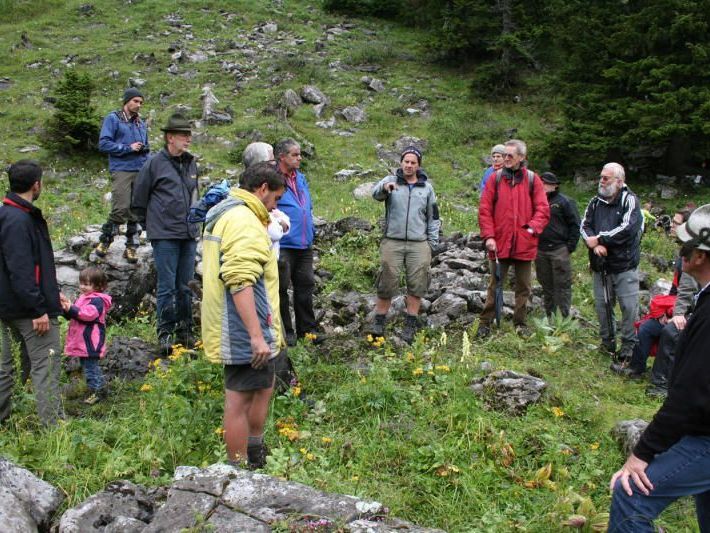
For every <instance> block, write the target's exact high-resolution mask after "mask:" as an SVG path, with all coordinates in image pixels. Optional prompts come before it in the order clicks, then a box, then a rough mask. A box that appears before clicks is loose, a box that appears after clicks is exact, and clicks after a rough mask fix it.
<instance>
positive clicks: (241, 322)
mask: <svg viewBox="0 0 710 533" xmlns="http://www.w3.org/2000/svg"><path fill="white" fill-rule="evenodd" d="M143 102H144V98H143V95H142V94H141V93H140V91H139V90H138V89H136V88H129V89H127V90H126V91H125V92H124V94H123V100H122V107H121V108H120V109H118V110H117V111H114V112H112V113H110V114H109V115H108V116H107V117H106V118H105V119H104V122H103V127H102V129H101V135H100V142H99V149H100V150H101V151H102V152H104V153H107V154H108V157H109V170H110V172H111V176H112V196H111V212H110V215H109V217H108V220H107V222H106V223H105V224H104V225H103V226H102V230H101V237H100V239H99V242H98V244H97V245H96V247H95V248H94V250H93V253H94V256H95V257H96V260H97V263H100V262H101V259H102V258H105V257H106V256H107V254H108V253H109V252H110V247H111V245H112V242H113V240H114V238H115V237H116V235H117V234H118V232H119V227H120V226H121V225H122V224H126V232H125V239H126V240H125V243H126V244H125V248H124V252H123V257H124V258H125V260H126V261H127V262H128V263H136V262H137V261H138V254H137V253H136V249H137V247H138V245H139V241H138V236H139V234H140V231H141V226H142V227H143V228H144V229H145V231H146V234H147V238H148V240H149V241H150V244H151V246H152V250H153V259H154V263H155V270H156V273H157V288H156V327H157V338H158V342H159V345H160V348H161V350H162V351H164V352H169V351H170V350H171V349H172V347H173V345H175V344H176V343H180V344H182V345H183V346H186V347H188V348H192V347H194V345H195V341H196V338H195V332H194V324H193V313H192V298H193V292H192V290H191V288H190V284H191V282H192V280H193V278H194V275H195V257H196V252H197V241H198V239H200V238H201V239H202V260H203V273H202V288H203V293H202V302H201V328H202V331H201V337H202V342H203V345H204V351H205V355H206V357H207V359H208V360H210V361H213V362H215V363H218V364H221V365H223V367H224V389H225V403H224V438H225V443H226V447H227V455H228V459H229V460H230V461H232V462H236V463H239V464H243V463H244V464H246V465H248V466H249V467H251V468H259V467H262V466H264V464H265V462H266V457H267V453H268V452H267V448H266V446H265V444H264V436H263V435H264V425H265V421H266V417H267V413H268V409H269V403H270V399H271V395H272V392H273V388H274V379H275V365H274V362H275V359H276V358H277V357H279V356H281V357H284V356H285V354H286V350H287V346H293V345H295V344H296V342H297V341H298V340H299V339H303V338H308V339H310V340H311V341H312V342H314V343H315V344H319V343H320V342H322V341H323V340H324V339H325V336H324V333H323V331H322V330H321V328H320V327H319V324H318V322H317V320H316V318H315V313H314V308H313V292H314V272H313V242H314V237H315V229H314V223H313V214H312V209H313V204H312V198H311V194H310V191H309V186H308V181H307V180H306V177H305V176H304V174H303V173H302V172H301V170H300V166H301V158H302V156H301V148H300V145H299V144H298V142H296V141H295V140H293V139H283V140H281V141H279V142H277V143H276V144H275V145H274V146H273V147H272V146H271V145H268V144H266V143H252V144H251V145H249V146H248V147H247V148H246V150H245V151H244V154H243V163H244V166H245V170H244V172H243V174H242V175H241V176H240V178H239V183H238V184H234V186H230V185H231V184H229V183H228V182H226V181H225V182H223V183H221V184H219V185H216V186H213V187H211V188H210V189H209V190H208V191H207V192H206V194H205V195H204V196H203V197H202V198H200V197H199V194H198V180H197V165H196V161H195V157H194V156H193V155H192V154H190V152H189V151H188V150H189V148H190V144H191V140H192V125H191V123H190V121H189V120H187V119H186V118H185V117H184V116H182V115H180V114H173V115H172V116H170V117H169V119H168V120H167V123H166V124H165V126H164V127H162V128H161V130H162V132H163V139H164V146H163V147H162V149H160V150H158V151H155V152H151V149H150V142H149V138H148V131H147V127H146V124H145V122H144V121H143V119H142V117H141V115H140V109H141V107H142V105H143ZM422 157H423V155H422V153H421V151H420V150H419V149H418V148H417V147H414V146H410V147H407V148H405V149H404V150H403V151H402V153H401V154H400V168H399V169H397V171H396V172H395V173H393V174H392V175H388V176H387V177H385V178H384V179H382V180H381V181H380V182H379V183H377V184H376V185H375V186H374V188H373V191H372V196H373V198H374V199H375V200H377V201H381V202H384V205H385V224H384V230H383V236H382V240H381V243H380V262H381V265H380V270H379V273H378V275H377V279H376V281H375V285H376V291H377V300H376V303H375V308H374V313H373V318H372V321H371V322H370V323H369V324H368V326H367V328H366V329H367V332H368V333H370V334H373V335H375V336H378V337H380V336H385V335H386V332H387V329H388V328H387V321H386V319H387V316H388V311H389V308H390V305H391V301H392V298H393V297H394V296H395V295H396V294H397V293H398V292H399V283H400V276H401V274H402V271H403V270H404V275H405V278H406V316H405V319H404V326H403V329H402V330H401V332H400V333H399V336H400V337H401V339H402V340H403V341H405V342H406V343H412V342H413V341H414V340H415V338H416V335H417V332H418V330H419V329H420V328H421V322H420V319H419V311H420V307H421V300H422V298H423V297H424V296H425V295H426V293H427V290H428V286H429V277H430V276H429V274H430V272H429V270H430V263H431V258H432V252H435V251H436V250H437V247H438V243H439V238H440V230H441V220H440V216H439V209H438V206H437V201H436V195H435V193H434V188H433V186H432V183H431V181H430V180H429V178H428V176H427V174H426V173H425V171H424V170H423V168H422ZM491 161H492V165H491V166H490V168H488V169H487V170H486V172H485V174H484V177H483V180H482V183H481V187H480V189H481V191H480V205H479V216H478V221H479V227H480V236H481V240H482V242H483V244H484V246H485V249H486V250H487V252H488V259H489V267H490V273H491V274H490V281H489V284H488V290H487V296H486V302H485V305H484V308H483V311H482V312H481V315H480V320H479V324H478V330H477V337H478V338H479V339H481V340H483V339H485V338H486V337H488V336H489V335H491V333H492V331H493V322H494V319H495V318H496V317H497V315H498V314H499V312H500V309H499V307H500V290H501V288H502V282H503V281H504V280H505V279H507V278H508V273H509V271H510V269H511V267H512V269H513V273H514V293H515V303H514V311H513V324H514V326H515V328H516V331H517V332H518V334H520V335H526V334H527V333H528V332H529V329H528V325H527V305H528V300H529V298H530V294H531V287H532V263H533V262H534V263H535V271H536V275H537V279H538V281H539V282H540V284H541V285H542V289H543V299H544V309H545V313H546V314H547V315H553V314H555V313H559V314H560V315H562V316H565V317H566V316H570V314H571V313H572V308H571V303H572V292H571V286H572V265H571V261H570V254H571V253H572V252H574V250H575V249H576V247H577V244H578V240H579V236H580V235H581V236H582V238H583V240H584V243H585V244H586V246H587V248H588V253H589V262H590V267H591V270H592V275H593V285H594V298H595V309H596V313H597V317H598V320H599V333H600V337H601V339H600V340H601V345H602V347H603V349H604V350H606V351H607V352H609V353H610V354H611V355H612V366H611V368H612V370H613V371H614V372H617V373H619V374H621V375H624V376H627V377H630V378H639V377H641V376H643V375H644V374H645V372H646V364H647V358H648V356H649V354H651V353H652V351H653V348H652V346H653V345H654V344H658V347H657V348H656V351H655V354H656V359H655V363H654V365H653V373H652V374H653V377H652V387H651V389H650V390H649V392H650V393H652V394H656V395H659V396H663V397H664V403H663V405H662V407H661V409H660V410H659V412H658V413H657V414H656V416H655V417H654V419H653V421H652V422H651V424H650V425H649V426H648V428H647V429H646V431H645V432H644V433H643V435H642V436H641V439H640V440H639V443H638V444H637V445H636V447H635V448H634V451H633V454H632V455H631V456H630V457H629V459H628V461H627V462H626V464H625V465H624V466H623V467H622V469H621V470H619V471H618V472H617V473H616V474H615V475H614V477H613V478H612V488H613V500H612V511H611V521H610V531H652V522H653V520H654V519H655V518H656V516H658V514H660V512H661V511H662V510H663V509H664V508H665V507H666V506H667V505H668V504H669V503H670V502H671V501H673V500H674V499H676V498H678V497H680V496H682V495H687V494H692V495H694V496H695V497H696V500H697V509H698V520H699V523H700V524H701V527H702V528H703V531H710V474H709V472H710V360H708V359H707V357H706V356H707V353H710V352H708V351H705V350H708V349H709V347H708V340H707V339H708V338H710V337H708V336H707V335H703V333H702V330H703V328H704V327H707V326H708V321H709V320H710V304H708V303H706V302H705V300H706V299H707V298H706V295H707V292H708V285H709V284H710V205H705V206H702V207H700V208H698V209H696V210H695V211H693V212H691V211H690V210H681V211H679V212H678V213H675V215H674V217H673V219H672V223H673V227H672V232H673V234H674V235H675V237H676V238H677V239H678V240H679V241H680V242H681V243H682V247H681V249H680V253H679V256H678V260H677V262H676V269H675V276H674V282H673V288H672V289H671V294H670V295H664V296H666V297H665V298H657V299H654V300H652V302H651V310H650V312H649V314H648V315H647V316H646V317H644V319H643V320H642V321H641V322H640V324H636V322H637V318H638V310H639V277H638V264H639V259H640V242H641V237H642V234H643V230H644V218H643V215H642V212H641V207H640V205H639V201H638V198H637V197H636V196H635V195H634V194H633V193H632V192H631V191H630V190H629V188H628V187H627V185H626V178H625V172H624V168H623V167H622V166H621V165H620V164H618V163H607V164H606V165H604V166H603V168H602V170H601V172H600V176H599V184H598V188H597V194H596V195H595V196H594V197H593V198H592V199H591V201H590V202H589V204H588V205H587V208H586V209H585V212H584V216H583V217H582V218H581V219H580V216H579V213H578V211H577V207H576V205H575V203H574V201H573V200H572V199H570V198H568V197H567V196H565V195H564V194H562V193H561V192H560V191H559V187H560V180H559V179H558V178H557V177H556V176H555V174H553V173H551V172H545V173H543V174H541V175H537V174H536V173H535V172H533V171H532V170H530V169H528V168H527V147H526V144H525V143H524V142H522V141H520V140H515V139H514V140H509V141H507V142H505V143H503V144H500V145H496V146H494V147H493V149H492V151H491ZM8 177H9V192H8V193H7V195H6V197H5V199H4V200H3V207H2V208H0V319H2V333H3V341H4V342H3V349H2V359H1V361H0V422H2V421H3V420H5V419H6V418H8V417H9V415H10V408H11V404H10V401H11V396H12V389H13V375H14V374H13V373H14V366H15V364H14V357H13V354H12V350H11V349H10V347H9V336H12V337H13V338H14V339H15V340H17V341H18V342H19V345H20V352H21V359H22V361H23V373H27V374H29V376H31V378H32V382H33V388H34V392H35V396H36V398H37V410H38V414H39V417H40V420H41V421H42V422H43V423H44V424H46V425H52V424H54V423H55V422H56V421H57V420H59V419H61V418H62V417H63V416H64V414H63V409H62V404H61V401H60V394H59V377H60V369H61V359H60V354H61V353H62V350H61V347H60V335H59V323H58V317H59V316H61V315H63V316H64V317H66V318H67V319H68V320H70V325H69V330H68V333H67V338H66V345H65V349H64V351H63V352H64V353H65V354H66V355H69V356H75V357H79V358H80V360H81V365H82V368H83V370H84V374H85V377H86V382H87V387H88V390H89V396H88V397H87V398H86V400H85V401H86V402H87V403H95V402H97V401H100V400H102V399H103V398H105V396H106V384H105V380H104V379H103V375H102V374H101V368H100V365H99V364H98V362H99V360H100V358H101V357H103V356H104V354H105V350H106V329H105V324H106V315H107V313H108V311H109V309H110V307H111V297H110V296H109V295H108V294H106V293H105V291H106V287H107V278H106V275H105V273H104V272H103V271H102V270H101V268H100V267H99V266H97V265H92V266H90V267H89V268H87V269H85V270H83V271H82V272H81V274H80V279H79V289H80V297H79V298H78V299H77V300H76V301H75V302H74V303H72V302H71V301H70V300H69V299H68V298H67V297H66V296H65V295H63V294H61V293H60V291H59V288H58V285H57V280H56V273H55V266H54V256H53V251H52V244H51V240H50V236H49V231H48V228H47V224H46V222H45V220H44V218H43V215H42V212H41V211H40V210H39V209H38V208H37V207H36V205H35V201H36V200H37V199H38V198H39V196H40V193H41V191H42V180H41V177H42V169H41V167H40V166H39V164H38V163H36V162H34V161H30V160H23V161H18V162H17V163H15V164H13V165H12V166H11V167H10V168H9V170H8ZM200 224H202V225H203V226H202V228H201V226H200ZM289 290H290V292H291V293H292V295H293V319H292V313H291V306H290V301H289V300H290V298H289ZM616 303H618V304H619V307H620V309H621V322H620V327H619V330H620V338H621V343H620V349H619V350H618V351H617V344H616V336H617V332H616V329H617V328H616V320H615V318H614V314H613V308H614V306H615V304H616ZM637 328H638V333H637ZM23 377H26V376H23Z"/></svg>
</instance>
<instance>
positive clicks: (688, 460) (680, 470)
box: [608, 436, 710, 533]
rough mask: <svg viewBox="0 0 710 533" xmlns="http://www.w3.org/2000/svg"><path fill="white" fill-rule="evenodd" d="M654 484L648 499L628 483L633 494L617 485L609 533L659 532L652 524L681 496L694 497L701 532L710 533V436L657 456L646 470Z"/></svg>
mask: <svg viewBox="0 0 710 533" xmlns="http://www.w3.org/2000/svg"><path fill="white" fill-rule="evenodd" d="M646 475H647V476H648V479H649V480H651V483H652V484H653V490H652V491H651V493H650V494H649V495H648V496H645V495H644V494H642V493H641V492H639V491H638V489H637V488H636V485H635V484H634V482H633V481H632V480H629V483H630V485H631V488H632V489H633V491H634V492H633V495H632V496H629V495H627V494H626V492H624V489H623V488H621V484H620V482H619V481H617V482H616V485H614V493H613V495H612V499H611V510H610V512H609V513H610V514H609V530H608V533H643V532H649V533H651V532H654V531H656V530H655V528H654V527H653V521H654V520H655V519H656V518H657V517H658V515H660V514H661V512H663V510H664V509H665V508H666V507H668V506H669V505H670V504H671V503H672V502H674V501H675V500H677V499H678V498H680V497H681V496H695V510H696V512H697V515H698V524H699V525H700V531H701V532H702V533H710V437H709V436H703V437H691V436H686V437H683V438H682V439H680V440H679V441H678V442H677V443H675V444H674V445H673V446H671V447H670V448H669V449H668V450H666V451H665V452H663V453H660V454H658V455H657V456H656V457H655V458H654V459H653V461H651V463H649V465H648V467H647V468H646Z"/></svg>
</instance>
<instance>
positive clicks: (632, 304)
mask: <svg viewBox="0 0 710 533" xmlns="http://www.w3.org/2000/svg"><path fill="white" fill-rule="evenodd" d="M592 279H593V281H594V308H595V309H596V311H597V318H598V319H599V336H600V337H601V339H602V342H603V343H604V345H605V346H607V347H608V348H610V349H613V350H615V349H616V331H615V329H616V317H615V316H614V306H615V305H616V303H617V302H618V304H619V308H620V309H621V353H622V354H623V355H624V356H628V357H629V358H630V357H631V353H632V352H633V350H634V345H635V344H636V330H635V329H634V322H636V320H638V312H639V276H638V270H637V269H633V270H627V271H626V272H621V273H619V274H607V276H606V279H607V285H608V289H609V297H610V303H609V307H610V308H611V323H612V328H613V329H612V331H609V321H608V319H607V311H606V305H605V304H604V286H603V284H602V275H601V274H600V273H599V272H592Z"/></svg>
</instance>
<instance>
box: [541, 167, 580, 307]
mask: <svg viewBox="0 0 710 533" xmlns="http://www.w3.org/2000/svg"><path fill="white" fill-rule="evenodd" d="M540 179H541V180H542V186H543V188H544V189H545V194H547V203H548V204H549V205H550V222H549V223H548V224H547V226H546V227H545V229H544V231H543V232H542V234H541V235H540V241H539V242H538V245H537V258H536V259H535V273H536V274H537V279H538V281H539V282H540V285H542V294H543V298H544V301H545V314H546V315H547V316H548V317H549V316H552V315H553V314H555V312H556V311H558V310H559V312H560V314H561V315H562V316H565V317H566V316H569V312H570V307H571V306H572V261H571V260H570V254H572V252H574V251H575V249H576V248H577V242H578V241H579V222H580V221H579V211H578V210H577V204H575V202H574V200H572V199H571V198H568V197H567V196H565V195H564V194H562V193H561V192H559V188H560V180H559V179H557V176H555V175H554V174H553V173H552V172H543V173H542V175H541V176H540Z"/></svg>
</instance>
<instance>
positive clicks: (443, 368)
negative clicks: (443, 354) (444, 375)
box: [434, 365, 451, 372]
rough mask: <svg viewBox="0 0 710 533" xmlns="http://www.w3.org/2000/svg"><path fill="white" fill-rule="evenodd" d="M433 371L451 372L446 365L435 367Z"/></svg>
mask: <svg viewBox="0 0 710 533" xmlns="http://www.w3.org/2000/svg"><path fill="white" fill-rule="evenodd" d="M434 370H438V371H439V372H451V369H450V368H449V367H448V366H447V365H436V366H435V367H434Z"/></svg>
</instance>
